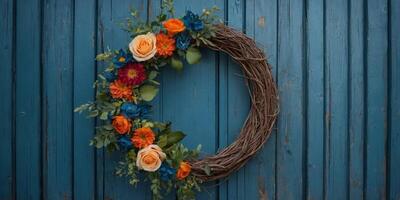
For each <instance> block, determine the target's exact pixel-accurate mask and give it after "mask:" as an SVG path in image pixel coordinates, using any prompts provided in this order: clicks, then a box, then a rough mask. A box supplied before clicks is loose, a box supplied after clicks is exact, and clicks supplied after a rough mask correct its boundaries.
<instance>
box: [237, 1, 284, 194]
mask: <svg viewBox="0 0 400 200" xmlns="http://www.w3.org/2000/svg"><path fill="white" fill-rule="evenodd" d="M276 8H277V1H263V0H247V1H246V15H245V16H246V27H245V28H246V29H245V30H246V34H247V35H249V36H250V37H252V38H253V39H254V40H255V41H256V42H257V44H258V45H259V46H260V48H262V49H263V50H264V52H265V53H266V56H267V58H268V61H269V62H270V64H271V65H272V68H273V75H274V78H276V46H277V42H276V38H277V10H276ZM275 152H276V131H275V129H274V131H273V133H272V135H271V136H270V138H269V139H268V141H267V143H266V145H265V147H264V148H263V149H262V150H261V151H260V153H259V154H258V155H257V156H256V157H255V158H254V159H252V160H250V161H249V163H248V164H247V165H246V166H245V169H244V170H245V180H244V183H245V187H244V189H245V198H247V199H275V189H276V184H275V183H276V181H275V172H276V171H275V170H276V167H275V166H276V159H275V156H276V154H275Z"/></svg>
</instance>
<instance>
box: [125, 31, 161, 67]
mask: <svg viewBox="0 0 400 200" xmlns="http://www.w3.org/2000/svg"><path fill="white" fill-rule="evenodd" d="M156 41H157V40H156V36H155V35H154V34H153V33H150V32H149V33H147V34H145V35H138V36H136V37H135V38H133V40H132V41H131V43H129V50H130V51H131V52H132V56H133V58H135V59H136V60H137V61H139V62H141V61H146V60H149V59H150V58H152V57H153V56H154V55H155V54H156V52H157V47H156Z"/></svg>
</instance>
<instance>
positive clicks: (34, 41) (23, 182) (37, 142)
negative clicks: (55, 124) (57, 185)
mask: <svg viewBox="0 0 400 200" xmlns="http://www.w3.org/2000/svg"><path fill="white" fill-rule="evenodd" d="M41 6H42V5H41V2H40V1H39V0H33V1H29V2H20V1H17V4H16V12H17V13H20V14H19V16H18V17H17V21H16V29H17V30H18V31H17V32H16V44H15V45H16V55H15V56H16V107H15V112H16V116H15V117H16V119H15V121H16V122H15V123H16V124H15V127H16V142H15V145H16V147H18V148H16V158H15V159H16V166H15V167H16V198H17V199H32V200H34V199H41V198H42V197H41V192H40V191H41V175H42V169H41V167H42V163H41V158H42V155H41V152H42V151H41V132H42V127H41V123H40V119H41V95H40V93H41V57H40V54H41V31H40V30H41ZM27 19H30V20H27ZM27 32H31V34H26V33H27ZM27 49H29V52H28V51H27ZM26 166H29V167H26Z"/></svg>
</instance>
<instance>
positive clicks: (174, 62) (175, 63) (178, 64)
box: [171, 57, 183, 71]
mask: <svg viewBox="0 0 400 200" xmlns="http://www.w3.org/2000/svg"><path fill="white" fill-rule="evenodd" d="M171 67H172V68H174V69H175V70H177V71H181V70H182V69H183V63H182V61H181V60H180V59H179V58H175V57H171Z"/></svg>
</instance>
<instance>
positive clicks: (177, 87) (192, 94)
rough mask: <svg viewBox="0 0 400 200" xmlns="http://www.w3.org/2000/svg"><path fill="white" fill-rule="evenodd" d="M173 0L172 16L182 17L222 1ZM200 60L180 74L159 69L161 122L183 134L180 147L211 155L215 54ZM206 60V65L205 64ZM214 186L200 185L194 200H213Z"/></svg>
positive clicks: (213, 144)
mask: <svg viewBox="0 0 400 200" xmlns="http://www.w3.org/2000/svg"><path fill="white" fill-rule="evenodd" d="M204 2H205V1H195V0H189V1H187V0H186V1H183V0H176V1H175V9H176V16H183V15H184V14H185V11H186V10H192V11H193V12H195V13H199V14H200V13H201V12H202V9H203V8H205V7H209V8H210V7H211V6H212V5H221V4H222V3H223V2H222V1H209V2H208V4H207V5H205V3H204ZM202 56H203V57H202V61H201V62H200V63H199V64H196V65H189V64H185V67H184V69H183V71H182V72H177V71H175V70H173V69H171V68H170V67H166V68H164V69H163V70H162V73H163V83H162V97H161V98H162V119H163V120H164V121H171V122H172V125H173V127H174V129H177V130H182V131H183V132H185V133H186V134H187V137H186V139H185V140H184V144H185V145H187V146H188V147H189V148H195V147H196V146H197V145H198V144H202V151H203V153H205V154H206V155H207V154H214V152H215V151H216V147H217V145H218V144H217V141H216V138H217V137H218V135H217V124H216V122H217V121H216V117H217V112H216V108H217V107H216V102H217V98H216V95H215V94H216V92H217V90H216V81H217V80H216V74H217V73H216V72H217V69H218V68H217V66H218V65H217V64H218V63H217V62H216V53H214V52H211V51H206V50H202ZM205 61H206V62H205ZM212 185H214V183H209V184H204V185H203V188H202V189H203V191H202V192H201V193H199V194H198V195H197V199H216V193H217V188H216V187H215V186H212Z"/></svg>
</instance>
